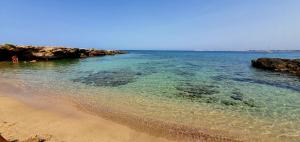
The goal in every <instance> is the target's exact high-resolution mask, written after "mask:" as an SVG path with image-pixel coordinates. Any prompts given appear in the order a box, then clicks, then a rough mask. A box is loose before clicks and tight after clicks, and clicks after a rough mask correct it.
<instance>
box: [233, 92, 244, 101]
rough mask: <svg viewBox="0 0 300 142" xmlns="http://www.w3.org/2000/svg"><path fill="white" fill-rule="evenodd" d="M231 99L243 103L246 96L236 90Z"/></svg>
mask: <svg viewBox="0 0 300 142" xmlns="http://www.w3.org/2000/svg"><path fill="white" fill-rule="evenodd" d="M230 98H232V99H234V100H238V101H243V99H244V95H243V94H242V93H241V92H239V91H236V90H235V91H233V92H232V95H231V96H230Z"/></svg>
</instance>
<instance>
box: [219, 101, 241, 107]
mask: <svg viewBox="0 0 300 142" xmlns="http://www.w3.org/2000/svg"><path fill="white" fill-rule="evenodd" d="M221 103H222V104H224V105H227V106H229V105H230V106H234V105H237V104H238V103H237V102H235V101H231V100H222V101H221Z"/></svg>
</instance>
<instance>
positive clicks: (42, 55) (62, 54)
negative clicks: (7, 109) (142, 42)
mask: <svg viewBox="0 0 300 142" xmlns="http://www.w3.org/2000/svg"><path fill="white" fill-rule="evenodd" d="M123 53H125V52H123V51H118V50H96V49H79V48H65V47H50V46H22V45H12V44H4V45H0V61H11V60H12V56H14V55H16V56H17V57H18V59H19V60H22V61H31V60H53V59H66V58H82V57H91V56H103V55H115V54H123Z"/></svg>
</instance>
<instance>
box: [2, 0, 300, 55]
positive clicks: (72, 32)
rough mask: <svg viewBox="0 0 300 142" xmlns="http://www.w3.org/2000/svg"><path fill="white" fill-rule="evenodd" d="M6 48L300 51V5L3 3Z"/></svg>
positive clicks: (169, 0) (271, 1)
mask: <svg viewBox="0 0 300 142" xmlns="http://www.w3.org/2000/svg"><path fill="white" fill-rule="evenodd" d="M0 19H1V20H0V44H3V43H14V44H31V45H61V46H71V47H81V48H89V47H94V48H104V49H161V50H248V49H300V0H0Z"/></svg>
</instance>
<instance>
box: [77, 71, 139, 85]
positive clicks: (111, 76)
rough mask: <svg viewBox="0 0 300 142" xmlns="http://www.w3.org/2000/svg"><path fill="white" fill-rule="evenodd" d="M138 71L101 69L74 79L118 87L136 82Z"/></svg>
mask: <svg viewBox="0 0 300 142" xmlns="http://www.w3.org/2000/svg"><path fill="white" fill-rule="evenodd" d="M135 79H136V73H135V72H133V71H130V70H123V69H121V70H115V71H101V72H97V73H93V74H90V75H88V76H87V77H80V78H78V79H75V80H73V81H75V82H81V83H85V84H88V85H95V86H109V87H117V86H121V85H126V84H128V83H132V82H135Z"/></svg>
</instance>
